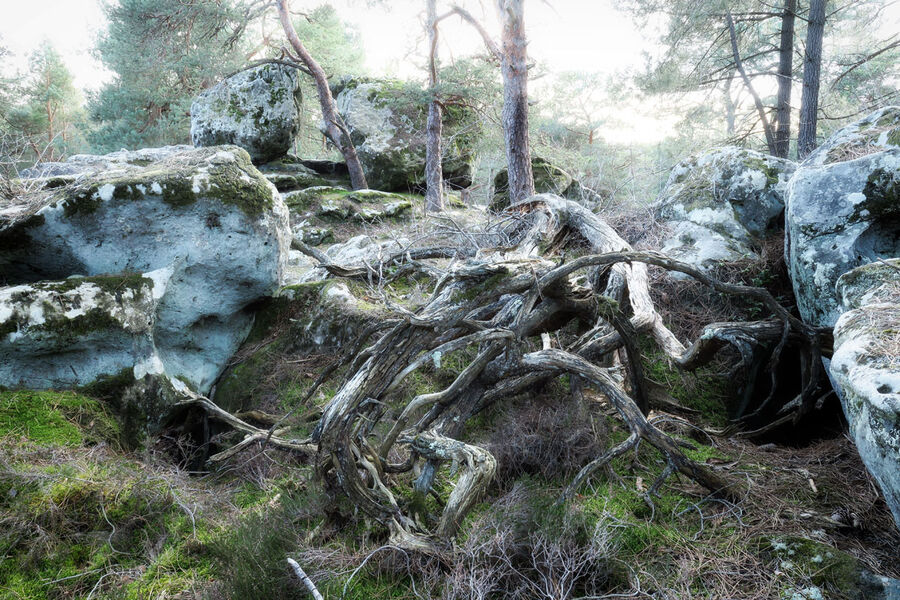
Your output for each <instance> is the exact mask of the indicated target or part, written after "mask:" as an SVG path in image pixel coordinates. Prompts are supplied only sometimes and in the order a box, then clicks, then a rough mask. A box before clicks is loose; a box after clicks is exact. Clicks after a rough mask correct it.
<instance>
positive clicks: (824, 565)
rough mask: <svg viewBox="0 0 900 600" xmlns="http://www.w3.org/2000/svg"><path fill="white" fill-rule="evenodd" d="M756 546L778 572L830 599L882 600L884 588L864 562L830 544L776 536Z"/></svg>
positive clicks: (759, 542)
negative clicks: (879, 599)
mask: <svg viewBox="0 0 900 600" xmlns="http://www.w3.org/2000/svg"><path fill="white" fill-rule="evenodd" d="M757 545H758V547H759V548H760V552H761V554H762V556H763V557H765V558H767V559H768V560H770V561H774V562H775V563H776V564H775V566H776V568H778V569H779V570H781V571H784V572H786V573H789V574H790V575H791V576H792V577H794V578H796V579H797V580H800V581H803V580H806V581H808V582H809V583H811V584H812V585H813V586H816V587H818V588H820V589H821V590H823V591H824V594H825V597H827V598H842V599H846V600H872V599H874V598H881V597H882V593H883V587H881V586H880V585H879V583H878V582H877V580H875V578H873V577H872V576H871V574H870V573H869V572H868V571H867V570H866V568H865V565H864V564H863V563H862V561H860V560H859V559H858V558H856V557H855V556H852V555H850V554H848V553H846V552H843V551H841V550H838V549H837V548H833V547H832V546H829V545H828V544H825V543H823V542H819V541H816V540H811V539H808V538H803V537H798V536H774V537H768V538H761V539H760V540H758V542H757ZM879 588H880V592H881V593H879Z"/></svg>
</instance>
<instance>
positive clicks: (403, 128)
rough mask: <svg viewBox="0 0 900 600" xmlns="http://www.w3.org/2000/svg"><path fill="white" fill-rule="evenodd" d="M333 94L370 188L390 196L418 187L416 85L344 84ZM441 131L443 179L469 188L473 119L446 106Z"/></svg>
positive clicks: (424, 108)
mask: <svg viewBox="0 0 900 600" xmlns="http://www.w3.org/2000/svg"><path fill="white" fill-rule="evenodd" d="M332 92H333V93H334V96H335V102H336V104H337V108H338V112H340V114H341V117H342V118H343V119H344V123H346V125H347V128H348V129H349V130H350V137H351V139H352V140H353V143H354V145H355V146H356V151H357V153H358V154H359V159H360V162H361V163H362V166H363V170H364V171H365V174H366V180H367V181H368V184H369V187H371V188H373V189H378V190H385V191H389V192H393V191H410V190H413V189H417V188H421V187H423V186H424V181H425V141H426V137H425V123H426V120H427V115H428V95H427V94H426V92H425V91H424V90H422V88H421V87H419V86H418V85H417V84H413V83H405V82H399V81H392V80H376V79H344V80H341V81H340V82H338V83H337V84H335V85H334V86H333V88H332ZM443 127H444V133H443V171H444V179H445V180H447V182H448V183H449V184H450V185H452V186H454V187H468V186H469V185H470V184H471V182H472V170H473V165H474V161H475V146H476V144H477V141H478V138H479V136H480V132H481V128H480V125H479V122H478V119H477V117H476V115H475V113H474V111H472V110H471V109H468V108H465V107H461V106H455V105H448V106H447V108H446V109H445V111H444V119H443Z"/></svg>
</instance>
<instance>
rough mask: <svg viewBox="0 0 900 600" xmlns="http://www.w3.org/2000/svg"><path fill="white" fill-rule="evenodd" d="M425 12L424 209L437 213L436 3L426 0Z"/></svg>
mask: <svg viewBox="0 0 900 600" xmlns="http://www.w3.org/2000/svg"><path fill="white" fill-rule="evenodd" d="M427 12H428V23H427V27H428V47H429V51H428V86H429V90H430V95H431V101H430V102H429V103H428V122H427V124H426V127H425V129H426V135H427V137H426V143H425V186H426V190H425V210H426V211H430V212H440V211H442V210H443V209H444V173H443V171H442V169H441V160H442V158H443V153H442V150H441V129H442V123H441V117H442V115H441V113H442V111H441V105H440V104H439V103H438V99H437V91H438V90H437V86H438V74H437V44H438V30H437V0H427Z"/></svg>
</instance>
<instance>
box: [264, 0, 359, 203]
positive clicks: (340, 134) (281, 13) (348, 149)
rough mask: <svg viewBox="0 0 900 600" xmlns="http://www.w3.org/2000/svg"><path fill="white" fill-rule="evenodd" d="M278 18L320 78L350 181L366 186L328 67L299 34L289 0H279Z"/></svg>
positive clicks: (331, 133)
mask: <svg viewBox="0 0 900 600" xmlns="http://www.w3.org/2000/svg"><path fill="white" fill-rule="evenodd" d="M276 4H277V6H278V18H279V20H280V21H281V27H282V28H283V29H284V33H285V35H286V36H287V38H288V41H289V42H290V43H291V47H293V49H294V52H296V53H297V56H299V57H300V60H301V61H302V62H303V64H304V65H305V66H306V68H307V69H309V72H310V73H311V74H312V77H313V79H314V80H315V82H316V91H317V92H318V94H319V104H320V105H321V107H322V120H323V121H324V123H325V135H327V136H328V139H330V140H331V142H332V143H333V144H334V145H335V147H337V149H338V151H340V153H341V154H342V155H343V157H344V161H345V162H346V163H347V169H348V170H349V171H350V185H351V186H352V187H353V189H354V190H361V189H365V188H367V187H369V186H368V184H367V183H366V176H365V174H364V173H363V169H362V164H360V162H359V156H358V155H357V154H356V148H355V147H354V146H353V142H351V141H350V134H349V132H348V131H347V130H346V127H344V124H343V122H342V120H341V117H340V115H339V114H338V111H337V106H336V105H335V103H334V97H333V96H332V95H331V88H330V87H329V86H328V77H327V76H326V75H325V71H324V70H323V69H322V67H321V66H320V65H319V63H318V62H316V60H315V59H314V58H313V57H312V55H311V54H310V53H309V52H308V51H307V50H306V47H305V46H304V45H303V42H301V41H300V38H299V37H297V31H296V30H295V29H294V24H293V23H291V16H290V7H289V6H288V0H277V1H276Z"/></svg>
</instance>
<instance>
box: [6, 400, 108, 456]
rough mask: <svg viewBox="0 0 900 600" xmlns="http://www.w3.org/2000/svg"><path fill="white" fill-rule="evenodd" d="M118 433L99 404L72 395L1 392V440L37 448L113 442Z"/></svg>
mask: <svg viewBox="0 0 900 600" xmlns="http://www.w3.org/2000/svg"><path fill="white" fill-rule="evenodd" d="M118 435H119V431H118V426H117V425H116V423H115V421H114V420H113V418H112V417H111V416H110V415H109V413H108V412H107V410H106V409H105V408H104V407H103V405H102V404H100V403H99V402H97V401H96V400H94V399H92V398H88V397H86V396H82V395H80V394H76V393H74V392H55V391H41V392H38V391H6V392H0V437H7V436H12V437H19V436H21V437H24V438H25V439H27V440H28V441H29V442H30V443H33V444H36V445H39V446H78V445H81V444H83V443H85V442H100V441H115V440H116V439H117V438H118Z"/></svg>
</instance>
